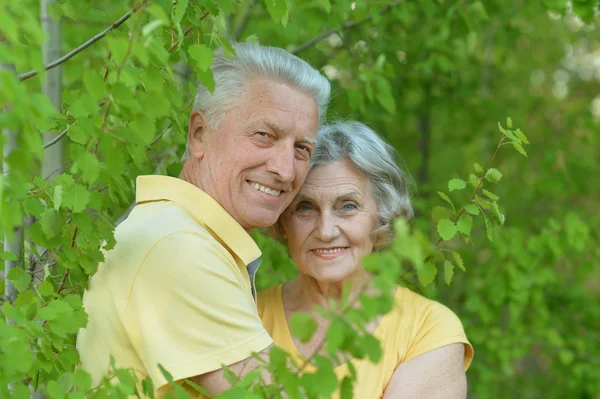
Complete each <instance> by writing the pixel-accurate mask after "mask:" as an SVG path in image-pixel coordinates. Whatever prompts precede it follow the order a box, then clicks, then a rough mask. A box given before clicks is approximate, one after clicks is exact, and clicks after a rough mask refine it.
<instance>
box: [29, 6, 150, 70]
mask: <svg viewBox="0 0 600 399" xmlns="http://www.w3.org/2000/svg"><path fill="white" fill-rule="evenodd" d="M146 3H147V0H145V1H142V2H141V3H139V4H136V5H135V6H134V7H133V8H132V9H131V10H129V11H127V13H125V15H123V16H122V17H121V18H119V19H118V20H117V21H116V22H114V23H113V24H111V25H110V26H109V27H108V28H106V29H104V30H103V31H102V32H100V33H98V34H97V35H96V36H94V37H92V38H91V39H89V40H88V41H87V42H85V43H83V44H82V45H81V46H79V47H76V48H75V49H73V50H71V51H70V52H69V53H67V54H65V55H63V56H62V57H60V58H59V59H57V60H55V61H52V62H51V63H49V64H48V65H46V66H45V67H44V70H46V71H48V70H50V69H52V68H55V67H57V66H59V65H60V64H62V63H64V62H66V61H68V60H70V59H71V58H72V57H73V56H75V55H77V54H79V53H81V52H82V51H83V50H85V49H86V48H88V47H90V46H91V45H92V44H94V43H96V42H97V41H98V40H100V39H102V38H103V37H104V36H106V34H107V33H108V32H110V31H112V30H115V29H117V28H118V27H119V26H121V25H122V24H123V23H124V22H125V21H127V20H128V19H129V18H131V16H132V15H133V14H135V13H136V12H137V11H138V10H139V9H140V8H142V7H144V6H145V5H146ZM39 73H40V71H39V70H36V69H33V70H31V71H29V72H25V73H22V74H20V75H19V80H20V81H24V80H26V79H29V78H31V77H33V76H35V75H37V74H39Z"/></svg>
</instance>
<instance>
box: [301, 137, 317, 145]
mask: <svg viewBox="0 0 600 399" xmlns="http://www.w3.org/2000/svg"><path fill="white" fill-rule="evenodd" d="M302 141H306V142H307V143H310V144H317V139H313V138H312V137H308V136H304V137H302Z"/></svg>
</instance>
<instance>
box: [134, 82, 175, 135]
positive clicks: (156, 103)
mask: <svg viewBox="0 0 600 399" xmlns="http://www.w3.org/2000/svg"><path fill="white" fill-rule="evenodd" d="M140 104H141V105H142V108H144V112H146V113H147V115H151V116H152V117H153V118H160V117H163V116H167V115H169V111H170V110H171V104H169V101H168V99H167V98H166V97H165V96H163V95H160V94H158V93H152V92H151V93H149V95H147V96H144V97H142V98H141V99H140ZM146 120H149V119H148V118H146ZM136 122H137V121H136ZM130 125H131V124H130ZM150 134H153V132H151V133H150Z"/></svg>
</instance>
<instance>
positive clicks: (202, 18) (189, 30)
mask: <svg viewBox="0 0 600 399" xmlns="http://www.w3.org/2000/svg"><path fill="white" fill-rule="evenodd" d="M208 15H209V12H205V13H204V15H202V16H201V17H200V21H202V20H204V18H206V17H208ZM195 28H196V25H192V26H190V27H189V28H187V29H186V30H185V32H183V38H184V39H185V38H186V37H187V35H189V34H190V32H191V31H193V30H194V29H195ZM178 45H179V40H178V41H176V42H175V43H173V44H172V45H171V47H169V50H167V51H168V52H169V53H172V52H173V51H175V49H176V48H177V46H178Z"/></svg>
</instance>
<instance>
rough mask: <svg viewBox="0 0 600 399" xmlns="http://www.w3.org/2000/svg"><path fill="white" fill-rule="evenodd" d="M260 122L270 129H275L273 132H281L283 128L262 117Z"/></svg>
mask: <svg viewBox="0 0 600 399" xmlns="http://www.w3.org/2000/svg"><path fill="white" fill-rule="evenodd" d="M262 122H263V123H264V124H265V125H267V126H269V127H270V128H271V129H273V131H275V133H278V134H281V133H283V131H284V129H283V128H282V127H281V126H279V125H278V124H276V123H273V122H271V121H268V120H266V119H263V121H262Z"/></svg>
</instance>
